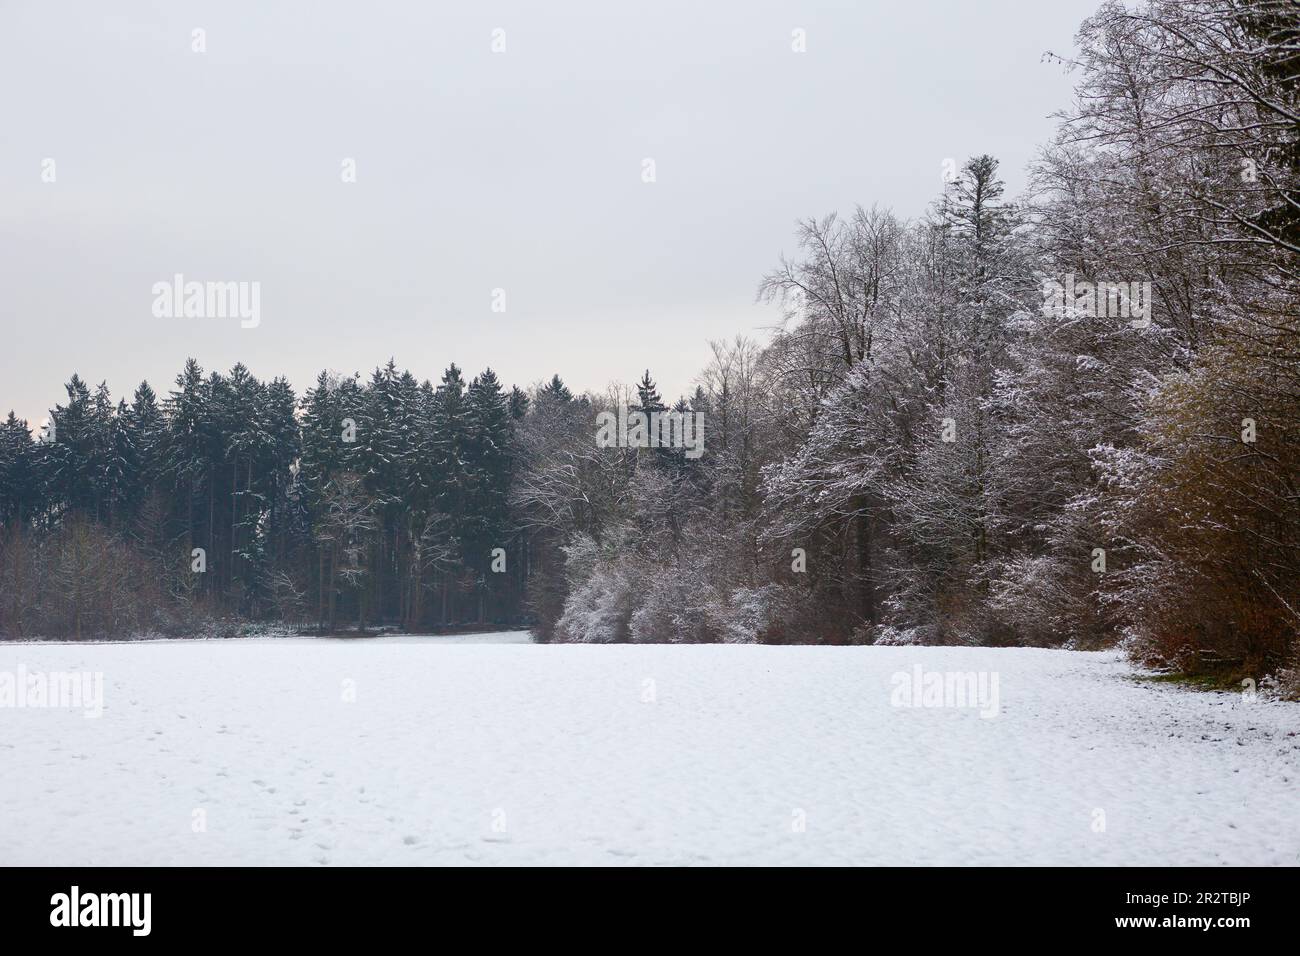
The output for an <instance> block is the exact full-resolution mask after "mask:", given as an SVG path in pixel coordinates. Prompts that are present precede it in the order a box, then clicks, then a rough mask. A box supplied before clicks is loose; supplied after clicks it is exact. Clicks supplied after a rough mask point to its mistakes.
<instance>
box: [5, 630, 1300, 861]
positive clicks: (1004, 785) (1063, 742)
mask: <svg viewBox="0 0 1300 956" xmlns="http://www.w3.org/2000/svg"><path fill="white" fill-rule="evenodd" d="M524 641H526V638H524V637H523V636H522V635H519V634H501V635H489V636H486V637H484V636H473V637H470V636H461V637H458V638H451V639H438V638H375V639H361V640H358V639H353V640H324V639H318V640H312V639H276V640H262V639H250V640H226V641H191V642H183V641H173V642H152V643H133V644H0V673H3V672H11V673H12V672H16V670H17V669H18V668H19V667H20V665H21V666H22V667H23V668H25V669H26V671H27V672H29V673H30V672H33V671H44V672H50V671H71V670H78V669H89V670H92V671H102V672H103V688H104V711H103V715H102V717H101V718H99V719H87V718H86V717H85V716H84V715H83V713H82V712H81V711H79V710H76V709H71V708H63V709H34V708H7V709H3V710H0V767H3V773H0V863H4V864H46V865H60V866H62V865H84V864H90V865H103V864H124V865H146V864H163V865H170V864H217V865H223V864H236V863H250V864H305V865H313V864H570V863H572V864H632V863H639V864H707V863H728V864H742V865H743V864H931V863H943V864H1011V865H1017V864H1179V865H1185V864H1216V863H1224V864H1295V863H1296V862H1297V861H1298V860H1300V833H1298V831H1297V828H1296V825H1295V821H1296V819H1297V811H1298V810H1300V786H1298V785H1300V737H1297V736H1296V731H1297V730H1300V705H1296V704H1286V703H1277V702H1263V701H1256V702H1249V701H1247V700H1245V699H1244V698H1243V697H1241V696H1240V695H1236V694H1213V693H1202V692H1197V691H1190V690H1186V689H1183V688H1180V687H1176V686H1172V685H1167V684H1153V683H1150V682H1144V681H1137V680H1134V679H1133V673H1132V671H1131V669H1130V668H1129V667H1128V665H1127V664H1125V663H1124V662H1123V661H1122V660H1121V659H1120V658H1119V657H1118V656H1117V655H1115V654H1110V653H1081V652H1069V651H1050V650H1028V649H1011V650H1005V649H990V648H917V647H806V646H805V647H764V646H742V645H614V646H590V645H564V646H560V645H551V646H540V645H532V644H528V643H524ZM917 666H919V667H921V668H922V669H923V671H924V672H926V673H931V672H941V671H961V672H986V673H985V675H984V676H985V678H990V677H996V681H995V682H993V681H990V680H986V681H985V686H986V687H987V686H991V685H995V686H996V687H997V689H998V698H999V699H998V701H997V703H998V707H997V715H996V716H994V717H986V716H981V709H979V708H975V707H941V708H929V707H899V706H893V705H892V704H891V701H893V702H895V703H896V702H897V701H898V696H899V695H898V693H897V691H896V682H895V680H894V675H895V674H898V673H903V674H906V675H909V679H910V675H911V674H912V673H913V668H914V667H917ZM348 681H350V682H352V683H351V684H348V683H346V682H348ZM349 687H351V688H354V689H355V700H353V701H348V700H345V697H346V696H347V694H346V690H347V688H349ZM989 711H990V709H989V708H984V710H983V712H984V713H988V712H989ZM1099 812H1100V814H1103V815H1104V829H1103V828H1101V826H1100V824H1101V822H1102V817H1101V816H1099ZM200 822H205V823H206V828H205V829H204V828H203V827H200V826H199V823H200ZM801 824H802V825H801ZM196 829H197V830H198V831H199V832H196Z"/></svg>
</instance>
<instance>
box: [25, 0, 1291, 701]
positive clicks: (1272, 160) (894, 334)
mask: <svg viewBox="0 0 1300 956" xmlns="http://www.w3.org/2000/svg"><path fill="white" fill-rule="evenodd" d="M1047 56H1048V57H1049V58H1050V59H1051V60H1053V61H1054V62H1055V63H1057V64H1058V65H1059V67H1060V68H1061V69H1065V70H1068V71H1070V73H1071V75H1072V77H1073V78H1074V83H1075V96H1074V100H1073V102H1072V103H1071V104H1068V105H1065V106H1063V108H1062V110H1061V111H1060V112H1059V114H1057V117H1056V126H1055V134H1054V136H1053V137H1052V138H1051V140H1050V141H1049V142H1047V143H1045V144H1043V145H1042V146H1041V148H1040V150H1039V152H1038V158H1037V159H1036V161H1035V162H1034V163H1033V165H1032V167H1031V168H1030V169H1029V171H1028V186H1027V188H1026V189H1025V191H1024V193H1023V194H1022V195H1019V196H1010V195H1007V192H1006V189H1005V186H1004V183H1003V179H1002V176H1001V175H1000V172H999V164H998V160H997V159H996V158H995V157H993V156H989V155H976V156H973V157H970V158H969V159H967V160H965V161H964V162H960V163H959V162H955V161H954V162H951V163H948V164H941V162H940V158H936V162H935V172H936V175H935V181H936V197H935V200H934V203H933V205H932V206H931V207H930V209H929V210H928V211H927V212H926V213H925V214H924V215H923V216H920V217H919V218H915V219H908V218H902V217H899V216H897V215H895V214H894V213H893V212H891V211H890V209H889V208H888V206H886V205H884V204H883V202H881V201H877V202H874V203H873V202H871V201H870V200H871V199H872V198H873V197H863V198H864V204H863V205H861V206H859V207H857V208H855V209H853V210H849V211H846V212H841V213H826V212H819V214H818V215H815V216H811V217H809V218H807V219H805V220H803V221H801V222H800V223H798V224H797V229H796V233H795V236H794V241H795V247H794V248H795V249H796V251H795V252H794V254H792V255H790V256H787V257H780V258H778V257H776V256H774V265H773V267H772V268H771V269H770V271H769V272H768V273H767V274H766V275H763V276H755V282H756V287H757V295H758V298H759V299H760V300H762V301H764V302H769V303H777V304H779V305H780V306H781V311H782V313H783V315H784V321H783V322H782V323H781V324H780V326H779V327H778V328H775V329H773V330H771V331H770V333H767V334H765V335H763V336H762V337H761V338H755V337H746V336H740V337H737V338H735V339H734V340H731V341H717V342H713V343H711V347H710V351H711V359H710V360H709V361H708V363H707V364H706V366H705V367H704V368H703V369H701V370H700V373H699V375H698V378H697V380H696V383H695V388H694V390H693V391H692V392H690V393H689V394H686V395H682V396H663V395H661V394H660V392H659V389H658V387H657V385H656V383H655V380H654V377H653V375H652V369H653V366H654V356H653V355H647V356H644V357H643V358H641V360H640V361H638V362H637V365H638V366H644V365H649V366H650V367H651V368H650V370H646V369H644V368H642V367H634V368H631V369H618V370H611V376H612V377H619V376H623V375H625V376H629V377H630V378H631V379H632V380H633V381H634V382H635V384H633V385H629V386H619V387H612V388H610V389H607V390H606V391H604V392H592V391H587V392H582V393H578V392H576V391H575V390H571V389H570V387H569V386H567V385H566V384H565V382H564V380H563V378H562V377H561V374H556V372H557V370H552V369H539V370H538V375H539V381H538V382H536V383H534V384H531V385H530V384H518V385H510V384H506V383H503V382H501V381H499V380H498V377H497V376H496V375H495V374H494V373H493V372H492V370H491V369H484V370H482V371H481V372H478V374H476V375H473V377H467V373H466V372H464V371H462V370H461V369H460V368H458V367H457V366H456V365H455V364H449V365H448V366H447V368H446V369H445V371H443V372H442V373H441V374H440V376H439V375H438V374H437V373H436V372H435V371H434V370H432V369H427V370H423V371H418V372H413V371H409V370H407V369H405V368H401V367H399V366H398V365H397V364H396V359H397V357H396V356H395V357H394V360H393V361H390V362H389V363H388V364H387V365H385V366H383V367H381V368H377V369H375V370H373V371H372V372H369V373H368V374H366V375H362V374H360V373H357V374H353V375H350V376H349V375H337V374H333V373H328V372H322V373H321V375H320V376H319V377H318V378H317V379H316V381H315V382H314V383H312V384H311V385H310V387H308V388H307V389H306V390H305V391H303V392H301V393H300V392H298V391H296V390H295V388H294V386H293V385H292V384H291V383H289V382H288V381H285V380H284V379H282V378H275V379H272V380H270V381H263V380H260V379H258V378H257V377H255V376H254V375H252V374H251V373H250V371H249V370H248V369H247V368H245V367H243V366H242V365H236V366H235V367H234V368H232V369H230V370H229V371H228V372H219V371H211V370H207V371H205V369H204V368H203V367H201V366H200V364H199V363H198V362H197V361H196V360H194V359H190V360H189V361H187V362H186V363H185V365H184V368H183V369H182V371H181V372H180V373H179V375H178V376H177V377H176V379H175V381H174V382H173V383H172V384H171V386H170V387H169V388H167V389H166V391H165V393H159V392H156V391H155V390H154V389H153V388H151V387H150V385H149V384H147V383H142V384H140V385H139V386H138V387H137V388H136V389H135V390H134V393H133V394H132V395H131V397H130V399H129V400H128V399H126V398H125V397H118V398H114V396H113V395H112V394H111V393H110V390H109V388H108V386H107V385H106V384H101V385H98V386H94V385H92V384H90V383H89V381H87V380H85V379H83V378H81V377H79V376H78V375H73V376H72V377H71V378H70V380H69V381H68V383H67V385H66V392H67V398H66V401H65V402H63V403H61V404H59V405H57V406H56V407H55V408H53V409H51V411H50V416H49V419H48V421H47V422H45V423H38V422H28V421H25V420H23V419H20V418H18V417H16V416H15V415H14V413H12V412H10V413H9V416H8V419H7V420H6V421H4V422H2V423H0V636H3V637H5V638H11V639H24V638H33V637H47V638H74V639H88V638H102V637H120V636H144V635H210V634H220V633H239V632H241V631H243V630H246V629H248V628H251V627H261V626H279V627H286V628H290V629H303V630H308V629H309V630H313V631H319V632H323V633H339V632H343V631H350V630H362V631H364V630H368V629H374V628H381V627H383V628H394V629H399V630H403V631H407V632H413V633H427V632H429V631H430V630H442V629H451V628H488V627H492V628H501V627H515V626H526V627H528V628H530V629H531V630H532V632H533V634H534V637H535V639H536V640H538V641H542V642H546V641H555V642H597V643H601V642H754V643H834V644H846V643H859V644H911V643H915V644H972V645H1031V646H1053V647H1062V646H1063V647H1074V648H1080V649H1092V648H1101V647H1111V646H1119V647H1122V648H1124V649H1125V650H1126V651H1127V652H1128V653H1129V654H1130V655H1131V656H1132V657H1133V658H1134V659H1135V660H1138V661H1140V662H1142V663H1146V664H1153V665H1159V666H1162V667H1167V668H1171V669H1175V670H1178V671H1181V672H1184V673H1190V674H1220V675H1222V674H1227V675H1231V676H1234V677H1235V676H1241V675H1250V676H1254V677H1264V676H1265V675H1274V679H1275V680H1282V681H1287V680H1290V681H1292V682H1296V681H1297V678H1296V674H1297V662H1296V654H1297V650H1298V649H1300V646H1298V644H1297V634H1298V633H1300V5H1298V4H1297V3H1296V2H1294V0H1176V2H1172V0H1149V2H1145V3H1143V4H1141V5H1139V6H1136V7H1134V8H1132V9H1129V8H1126V7H1125V6H1123V5H1121V4H1118V3H1110V2H1108V3H1105V4H1103V5H1102V6H1101V8H1100V9H1099V10H1098V12H1097V13H1096V14H1095V15H1094V16H1092V17H1091V18H1089V19H1088V20H1086V21H1085V22H1084V23H1083V24H1082V26H1081V27H1080V30H1079V33H1078V37H1077V44H1076V50H1075V51H1073V52H1072V53H1070V54H1069V55H1068V56H1065V55H1061V56H1058V55H1056V54H1048V55H1047ZM876 198H877V199H878V200H879V199H882V198H883V197H876ZM784 238H785V237H781V236H774V237H773V246H774V248H779V246H780V243H781V241H782V240H783V239H784ZM1067 290H1068V294H1067ZM178 364H179V356H178ZM558 371H559V372H562V371H563V370H558ZM426 376H432V378H436V379H437V381H436V383H435V382H434V381H433V380H431V378H429V377H426ZM624 407H626V408H627V409H632V410H634V411H639V412H643V413H645V414H647V415H649V414H650V413H654V412H667V411H670V410H671V411H674V412H680V413H683V414H685V413H690V414H691V415H692V416H693V419H694V420H698V421H701V422H702V423H703V443H702V446H701V447H700V448H699V449H697V451H700V452H702V453H700V454H688V451H690V449H684V448H678V447H672V446H671V445H670V446H667V447H663V446H661V447H635V444H634V443H629V442H622V443H610V442H600V441H598V440H597V436H598V431H599V424H598V423H599V421H600V419H601V417H602V416H608V415H609V414H610V413H615V414H617V413H618V412H619V410H620V409H621V408H624Z"/></svg>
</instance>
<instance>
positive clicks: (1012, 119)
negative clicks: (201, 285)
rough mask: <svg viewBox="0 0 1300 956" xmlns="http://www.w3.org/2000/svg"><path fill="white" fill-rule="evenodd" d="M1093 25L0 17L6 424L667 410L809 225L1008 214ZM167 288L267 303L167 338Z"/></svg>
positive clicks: (284, 8)
mask: <svg viewBox="0 0 1300 956" xmlns="http://www.w3.org/2000/svg"><path fill="white" fill-rule="evenodd" d="M1097 4H1098V0H1046V2H1045V0H979V2H973V0H887V2H886V0H882V2H865V0H864V2H829V0H816V2H813V0H808V2H755V0H735V2H725V3H724V2H705V0H687V2H680V3H678V2H667V0H650V2H645V0H642V2H639V3H615V2H611V0H604V2H558V0H557V2H546V3H542V2H522V3H481V2H469V0H457V2H441V3H439V2H424V3H418V2H414V0H371V2H365V3H358V2H335V0H328V2H324V0H313V2H305V0H304V2H300V3H288V2H272V0H259V2H252V0H222V2H203V3H187V2H166V3H163V2H159V3H154V4H147V3H142V2H120V3H111V4H110V3H103V2H97V0H96V2H90V0H86V2H81V3H73V2H69V3H56V2H49V0H30V2H28V0H0V86H2V88H3V89H4V91H5V92H4V94H3V97H2V98H0V103H3V106H2V107H0V322H2V323H3V333H4V334H3V337H2V338H0V342H2V343H3V345H0V349H2V350H3V351H0V408H3V409H4V410H5V411H7V410H8V409H9V408H10V407H12V408H14V409H15V410H17V411H18V413H19V414H20V415H23V416H25V417H28V418H29V419H31V420H32V421H33V423H35V422H37V421H39V420H40V419H41V418H43V417H44V415H45V410H46V409H47V408H48V407H49V406H50V405H52V404H54V403H55V402H58V401H61V400H63V398H64V393H63V389H62V383H63V382H65V381H66V380H67V378H68V377H69V376H70V375H71V373H72V372H74V371H75V372H78V373H80V374H81V375H82V377H83V378H86V379H88V380H90V381H91V382H92V383H98V382H99V381H101V380H104V379H107V380H108V383H109V385H110V387H111V388H112V390H113V393H114V396H118V395H122V394H127V395H129V393H130V391H131V390H132V389H133V388H134V387H135V385H136V384H138V382H139V381H140V380H141V379H145V378H147V379H148V380H149V381H150V382H151V384H153V385H154V387H155V389H156V390H157V391H158V392H159V393H160V394H162V393H165V392H166V390H167V389H168V388H169V387H170V385H171V382H172V380H173V378H174V377H175V375H176V374H177V372H179V370H180V368H181V366H182V365H183V363H184V360H185V359H186V357H188V356H194V357H195V358H197V359H198V360H199V362H200V364H202V365H203V366H204V368H205V369H212V368H218V369H223V370H224V369H228V368H229V367H230V366H231V365H232V364H234V363H235V362H236V361H243V362H244V363H245V364H246V365H248V366H249V367H250V368H251V369H252V371H253V372H254V373H255V374H257V375H259V376H262V377H266V378H270V377H272V376H274V375H276V374H283V375H286V376H287V377H288V378H289V379H290V380H291V381H292V382H293V384H294V386H295V387H296V388H298V389H299V391H301V390H303V389H304V388H305V387H306V386H308V385H309V384H310V382H311V380H312V379H313V378H314V377H315V374H316V372H317V371H319V370H320V369H322V368H328V369H335V370H339V371H346V372H351V371H354V370H361V371H363V372H365V371H368V370H369V369H371V368H373V367H374V366H375V365H376V364H379V363H382V362H385V361H387V359H388V357H389V356H390V355H391V356H394V357H395V358H396V359H397V362H398V364H399V366H405V367H409V368H411V370H412V371H413V372H414V373H415V374H416V375H417V376H418V377H420V378H430V379H433V380H434V381H436V380H437V378H438V376H439V375H440V374H441V371H442V369H443V368H444V367H445V366H446V365H447V364H448V363H449V362H452V361H455V362H456V363H457V364H459V365H460V366H462V368H464V369H465V370H466V371H467V373H468V374H469V375H472V374H473V373H475V372H477V371H479V370H481V369H482V368H483V367H484V366H487V365H491V366H492V367H493V368H495V369H496V371H497V373H498V374H499V375H500V376H501V378H502V379H503V380H504V381H505V382H507V383H516V384H520V385H527V384H529V383H531V382H534V381H537V380H539V379H542V378H545V377H549V376H550V375H551V373H553V372H559V373H560V374H561V376H563V377H564V379H565V380H566V381H567V382H569V383H570V384H571V385H572V386H573V387H574V388H575V389H576V390H581V389H585V388H597V389H598V388H603V387H604V386H605V385H606V384H608V383H609V382H610V381H614V380H619V381H623V382H630V381H633V380H634V379H635V378H636V377H637V376H638V375H639V373H640V372H641V370H642V369H643V368H644V367H646V366H649V368H650V369H651V372H652V374H654V375H655V377H656V378H657V379H658V380H659V382H660V385H661V391H662V392H663V393H664V394H665V396H666V397H668V398H675V397H676V396H677V395H678V394H680V393H682V392H685V391H687V390H689V389H690V388H692V387H693V381H694V378H695V376H696V374H697V373H698V370H699V369H700V367H701V366H702V365H703V364H704V363H705V361H706V360H707V355H708V344H707V343H708V340H709V339H710V338H730V337H732V336H733V335H735V334H736V333H742V332H743V333H749V334H755V335H762V334H763V330H764V329H765V328H766V327H768V326H770V325H771V323H772V322H773V321H774V319H775V315H774V313H773V311H772V310H771V309H770V308H768V307H764V306H761V305H757V304H755V302H754V293H755V288H756V286H757V284H758V281H759V279H760V278H761V276H762V274H763V273H764V272H765V271H767V270H768V269H770V268H772V267H773V266H774V265H775V264H776V262H777V260H778V258H779V256H780V255H781V253H782V252H783V251H784V252H791V251H793V247H794V243H793V241H792V235H793V226H794V223H795V220H796V219H798V218H801V217H805V216H809V215H822V214H825V213H827V212H830V211H836V210H838V211H841V212H846V211H850V210H851V209H852V208H853V206H854V204H855V203H862V204H864V205H869V204H870V203H872V202H877V203H880V204H882V205H886V206H890V207H892V208H893V209H894V210H895V211H896V212H897V213H898V214H900V215H903V216H916V215H919V214H920V213H922V212H923V211H924V210H925V208H926V206H927V205H928V204H929V203H930V202H931V201H932V200H933V199H934V197H935V196H936V195H937V193H938V192H939V190H940V188H941V178H940V177H941V167H942V163H943V160H944V159H945V158H947V157H954V158H956V159H957V160H959V161H960V160H963V159H964V158H965V157H967V156H969V155H971V154H974V153H980V152H988V153H992V154H993V155H995V156H997V157H998V158H999V159H1000V160H1001V161H1002V171H1003V174H1004V177H1005V179H1006V181H1007V183H1008V186H1009V192H1011V193H1013V194H1014V193H1016V192H1018V191H1019V190H1020V188H1021V187H1022V186H1023V183H1024V169H1025V166H1026V164H1027V162H1028V161H1029V160H1030V159H1031V158H1032V156H1033V154H1034V151H1035V149H1036V148H1037V146H1038V145H1039V144H1041V143H1042V142H1043V141H1044V140H1045V139H1046V138H1047V137H1048V136H1049V134H1050V131H1051V128H1052V123H1051V120H1050V119H1049V114H1050V113H1051V112H1052V111H1053V110H1055V109H1058V108H1061V107H1063V106H1065V105H1066V104H1067V103H1068V101H1069V97H1070V79H1069V77H1068V76H1067V75H1065V74H1064V73H1063V71H1062V68H1061V67H1060V66H1059V65H1057V64H1052V63H1044V62H1041V55H1042V53H1043V51H1044V50H1047V49H1052V50H1056V51H1060V52H1064V51H1067V50H1068V49H1069V48H1070V47H1071V43H1072V38H1073V36H1074V32H1075V30H1076V28H1077V27H1078V25H1079V22H1080V21H1081V20H1082V19H1083V18H1084V17H1086V16H1088V15H1089V14H1091V13H1092V12H1093V11H1094V10H1095V9H1096V7H1097ZM110 7H111V8H116V10H117V11H118V12H110V10H109V8H110ZM195 29H202V30H203V31H204V39H205V42H206V52H203V53H196V52H194V51H193V49H192V46H193V44H194V39H193V37H194V34H193V31H194V30H195ZM495 29H500V30H503V31H504V41H505V51H504V52H502V53H494V52H493V50H492V45H493V31H494V30H495ZM796 29H802V30H804V31H806V38H807V39H806V48H807V49H806V52H805V53H795V52H794V51H793V50H792V31H794V30H796ZM499 36H500V35H498V38H499ZM646 158H652V159H653V160H654V163H655V170H654V171H655V176H656V181H655V182H654V183H646V182H643V175H642V174H643V160H644V159H646ZM49 159H52V160H54V165H53V172H54V181H53V182H44V181H43V179H42V172H43V170H48V169H49V167H48V164H46V163H45V161H46V160H49ZM346 159H352V160H354V161H355V168H356V182H354V183H345V182H343V176H342V172H343V163H344V161H345V160H346ZM176 273H181V274H182V275H184V276H185V278H186V279H187V280H197V281H243V282H253V281H256V282H259V283H260V284H261V315H260V324H259V325H258V326H257V327H256V328H249V329H245V328H241V327H240V323H239V321H238V320H237V319H228V318H227V319H222V318H189V319H186V318H158V317H156V316H155V315H154V314H153V310H152V306H153V303H154V295H153V291H152V287H153V285H154V283H155V282H159V281H161V280H170V279H171V277H172V276H173V275H174V274H176ZM498 288H499V289H504V290H505V305H506V311H505V312H504V313H498V312H493V311H492V294H493V290H494V289H498ZM10 346H16V347H15V348H13V349H12V350H10V348H9V347H10Z"/></svg>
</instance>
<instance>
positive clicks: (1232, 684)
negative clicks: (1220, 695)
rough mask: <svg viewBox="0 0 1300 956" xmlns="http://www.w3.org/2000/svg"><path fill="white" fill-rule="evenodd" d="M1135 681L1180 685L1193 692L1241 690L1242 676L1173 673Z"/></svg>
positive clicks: (1136, 678) (1137, 675)
mask: <svg viewBox="0 0 1300 956" xmlns="http://www.w3.org/2000/svg"><path fill="white" fill-rule="evenodd" d="M1133 679H1134V680H1136V681H1143V682H1146V683H1151V684H1180V685H1182V686H1183V687H1190V688H1191V689H1192V690H1215V691H1219V690H1222V691H1239V690H1241V676H1240V675H1238V674H1226V673H1221V674H1181V673H1177V672H1173V673H1168V674H1136V675H1134V677H1133Z"/></svg>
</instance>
